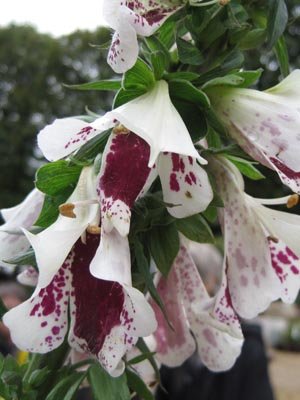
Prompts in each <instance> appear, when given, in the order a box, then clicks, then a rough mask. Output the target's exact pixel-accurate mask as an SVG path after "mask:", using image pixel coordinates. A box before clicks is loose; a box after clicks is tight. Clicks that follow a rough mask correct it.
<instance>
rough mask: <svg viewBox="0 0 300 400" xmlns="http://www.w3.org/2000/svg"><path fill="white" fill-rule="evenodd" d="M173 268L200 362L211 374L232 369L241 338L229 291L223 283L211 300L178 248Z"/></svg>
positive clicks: (188, 258) (198, 276) (185, 256)
mask: <svg viewBox="0 0 300 400" xmlns="http://www.w3.org/2000/svg"><path fill="white" fill-rule="evenodd" d="M174 268H176V269H177V270H178V276H179V279H180V282H181V285H182V292H183V305H184V307H185V311H186V315H187V318H188V320H189V323H190V327H191V330H192V332H193V334H194V336H195V338H196V341H197V344H198V352H199V354H200V357H201V360H202V361H203V363H204V364H205V365H206V366H207V367H208V368H209V369H211V370H212V371H224V370H227V369H229V368H231V367H232V365H233V364H234V362H235V361H236V359H237V357H238V356H239V354H240V352H241V348H242V344H243V335H242V332H241V328H240V324H239V321H238V318H237V315H236V314H235V312H234V310H233V308H232V304H231V300H230V296H229V292H228V290H227V289H226V286H225V284H224V283H223V284H222V286H221V289H220V291H219V293H218V294H217V296H216V298H215V299H212V298H210V297H209V296H208V294H207V291H206V289H205V287H204V285H203V282H202V280H201V277H200V275H199V273H198V271H197V268H196V266H195V264H194V262H193V260H192V258H191V257H190V255H189V254H188V253H187V251H186V249H185V248H184V247H183V246H182V247H181V249H180V253H179V256H178V257H177V259H176V261H175V264H174Z"/></svg>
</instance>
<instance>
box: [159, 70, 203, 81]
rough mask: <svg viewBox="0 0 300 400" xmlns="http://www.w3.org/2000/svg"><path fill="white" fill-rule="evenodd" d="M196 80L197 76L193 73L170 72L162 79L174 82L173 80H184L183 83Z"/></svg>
mask: <svg viewBox="0 0 300 400" xmlns="http://www.w3.org/2000/svg"><path fill="white" fill-rule="evenodd" d="M197 78H199V74H196V73H195V72H184V71H182V72H180V71H179V72H170V73H168V74H165V75H164V79H165V80H166V81H174V80H178V79H179V80H184V81H190V82H192V81H195V80H196V79H197Z"/></svg>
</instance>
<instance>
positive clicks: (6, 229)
mask: <svg viewBox="0 0 300 400" xmlns="http://www.w3.org/2000/svg"><path fill="white" fill-rule="evenodd" d="M43 201H44V194H43V193H41V192H40V191H39V190H37V189H34V190H33V191H32V192H30V193H29V195H28V196H27V197H26V198H25V199H24V201H23V202H22V203H21V204H19V205H17V206H15V207H12V208H6V209H3V210H1V214H2V217H3V219H4V221H5V223H4V224H3V225H2V226H1V227H0V266H2V267H5V268H7V269H9V268H11V267H12V265H11V264H8V263H6V262H5V260H9V259H12V258H14V257H15V256H16V255H18V254H19V253H24V252H25V251H26V250H28V249H29V247H30V244H29V242H28V240H27V238H26V237H25V236H24V235H23V233H22V231H21V230H20V228H26V229H28V228H31V226H32V225H33V224H34V222H35V221H36V219H37V217H38V215H39V213H40V211H41V209H42V205H43Z"/></svg>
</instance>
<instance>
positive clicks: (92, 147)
mask: <svg viewBox="0 0 300 400" xmlns="http://www.w3.org/2000/svg"><path fill="white" fill-rule="evenodd" d="M110 134H111V129H108V130H107V131H105V132H103V133H101V134H99V135H97V136H95V137H94V138H93V139H91V140H89V141H88V142H87V143H85V144H84V145H83V146H81V147H80V149H79V150H78V151H77V152H76V153H75V154H74V155H72V156H71V157H70V160H71V163H69V165H70V164H71V165H72V163H73V164H76V165H84V164H85V165H88V164H90V163H91V162H92V161H93V160H94V159H95V158H96V157H97V156H98V155H99V154H100V153H102V152H103V150H104V148H105V145H106V142H107V139H108V137H109V135H110Z"/></svg>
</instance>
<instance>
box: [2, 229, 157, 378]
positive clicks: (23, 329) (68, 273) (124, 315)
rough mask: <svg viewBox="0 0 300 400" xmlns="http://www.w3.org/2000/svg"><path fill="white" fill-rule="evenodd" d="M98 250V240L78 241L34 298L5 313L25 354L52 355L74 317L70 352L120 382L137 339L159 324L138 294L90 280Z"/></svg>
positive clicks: (70, 336) (87, 238) (132, 290)
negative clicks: (94, 363) (126, 357)
mask: <svg viewBox="0 0 300 400" xmlns="http://www.w3.org/2000/svg"><path fill="white" fill-rule="evenodd" d="M98 246H99V235H91V234H87V235H86V238H85V243H83V242H82V240H81V239H78V240H77V242H76V243H75V245H74V246H73V248H72V250H71V252H70V254H69V255H68V256H67V258H66V259H65V260H64V262H63V263H62V265H61V266H59V267H58V268H56V269H54V268H52V270H51V273H50V274H49V283H48V284H47V285H46V286H44V282H43V281H42V282H41V281H40V280H39V283H38V286H37V288H36V290H35V292H34V293H33V295H32V297H31V298H30V299H29V300H27V301H25V302H24V303H22V304H21V305H19V306H17V307H15V308H14V309H12V310H10V311H9V312H8V313H6V314H5V315H4V318H3V322H4V324H5V325H6V326H7V327H8V328H9V329H10V332H11V337H12V340H13V342H14V343H15V344H16V345H17V346H18V347H19V348H20V349H22V350H26V351H29V352H33V353H47V352H49V351H51V350H53V349H55V348H57V347H58V346H59V345H60V344H61V343H62V342H63V340H64V337H65V336H66V334H67V331H68V318H69V317H68V315H70V329H69V335H68V341H69V344H70V346H71V347H72V348H74V349H75V350H76V351H78V352H81V353H88V354H90V355H91V356H93V357H95V358H97V359H98V360H99V362H100V363H101V364H102V366H103V367H104V368H105V369H106V370H107V371H108V372H109V373H110V374H111V375H112V376H118V375H120V374H122V373H123V371H124V362H123V361H122V357H123V356H124V355H125V353H126V352H127V351H128V350H130V349H131V348H132V347H133V346H134V344H135V343H136V341H137V340H138V337H140V336H148V335H149V334H150V333H152V332H153V331H154V330H155V328H156V321H155V317H154V313H153V311H152V309H151V307H150V305H149V304H148V303H147V301H146V299H145V298H144V296H143V294H142V293H141V292H139V291H138V290H137V289H134V288H133V287H130V286H122V285H120V284H119V283H117V282H109V281H104V280H101V279H96V278H94V277H93V276H92V275H91V274H90V272H89V265H90V262H91V260H92V258H93V257H94V254H95V252H96V250H97V248H98ZM41 271H42V269H41V268H40V274H41ZM41 276H42V275H40V277H41ZM41 284H42V285H41Z"/></svg>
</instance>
